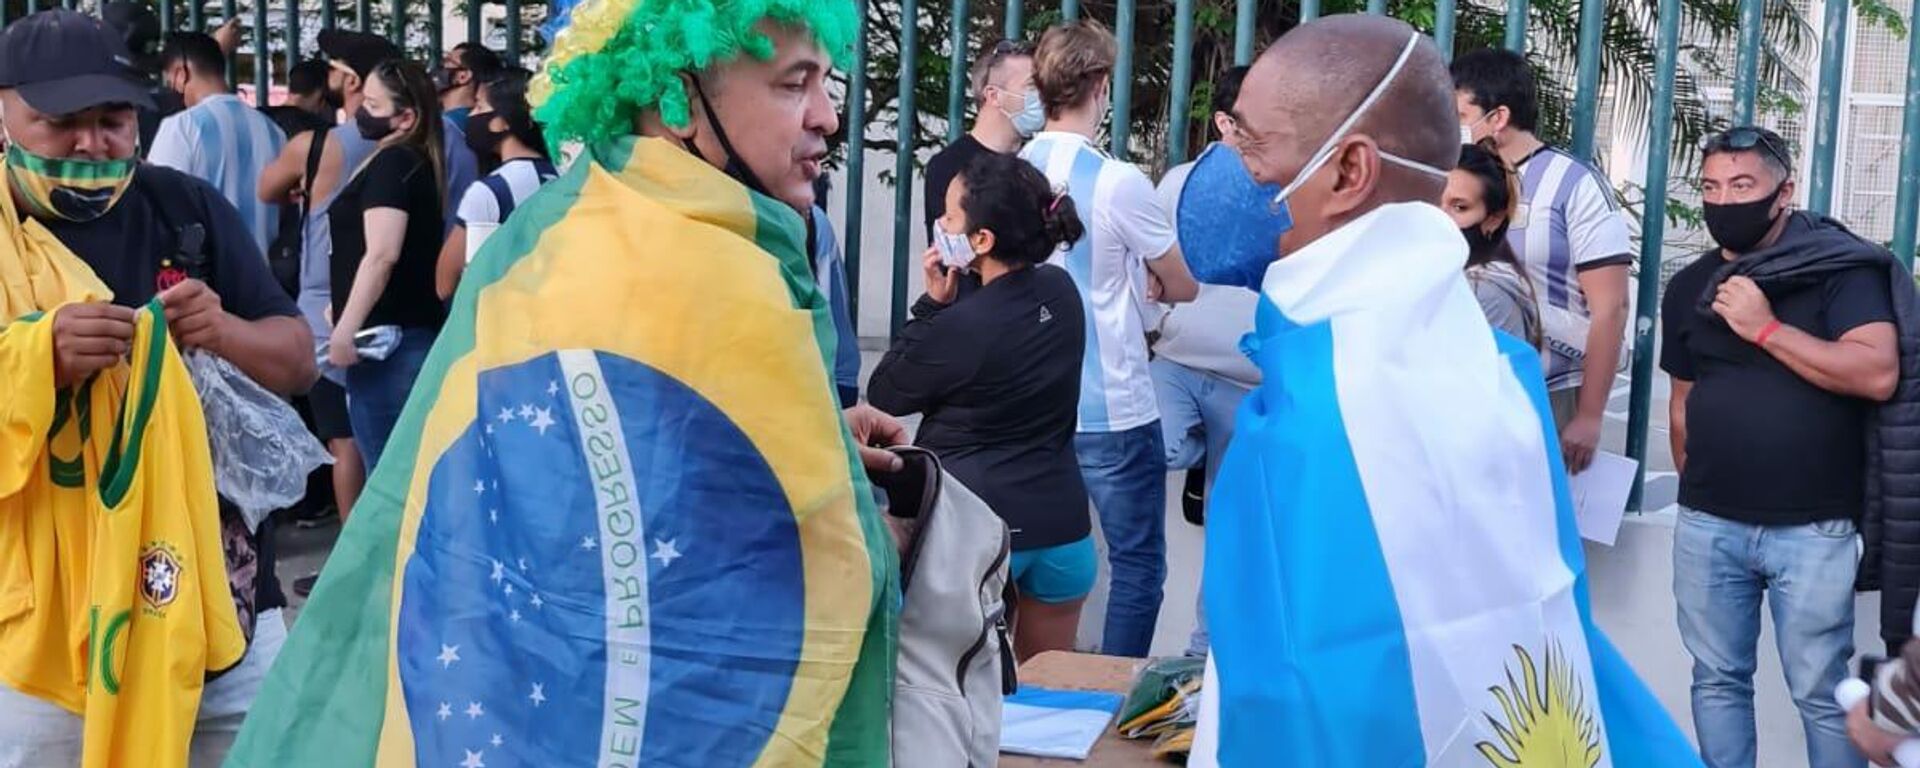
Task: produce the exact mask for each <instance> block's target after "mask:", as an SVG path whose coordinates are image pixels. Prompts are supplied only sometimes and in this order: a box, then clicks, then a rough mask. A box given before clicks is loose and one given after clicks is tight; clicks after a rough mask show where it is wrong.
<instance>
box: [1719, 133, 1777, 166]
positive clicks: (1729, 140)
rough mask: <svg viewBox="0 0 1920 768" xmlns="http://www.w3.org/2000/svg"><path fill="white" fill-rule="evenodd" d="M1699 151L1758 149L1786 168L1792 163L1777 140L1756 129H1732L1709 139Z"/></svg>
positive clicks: (1746, 150)
mask: <svg viewBox="0 0 1920 768" xmlns="http://www.w3.org/2000/svg"><path fill="white" fill-rule="evenodd" d="M1701 149H1702V150H1704V151H1707V152H1718V151H1729V150H1730V151H1734V152H1750V151H1752V150H1754V149H1759V150H1760V151H1762V152H1765V153H1767V154H1768V155H1771V156H1772V157H1773V159H1774V160H1776V161H1778V162H1779V163H1780V165H1782V166H1784V167H1787V168H1792V167H1793V161H1792V160H1791V159H1789V158H1788V157H1787V150H1786V148H1785V147H1782V146H1780V144H1779V141H1778V140H1777V139H1775V138H1774V137H1772V136H1769V135H1767V133H1766V132H1765V131H1762V130H1760V129H1758V128H1751V127H1741V128H1734V129H1732V130H1729V131H1727V132H1725V133H1722V134H1720V135H1718V136H1715V137H1713V138H1712V139H1709V140H1708V141H1707V143H1706V145H1705V146H1702V147H1701Z"/></svg>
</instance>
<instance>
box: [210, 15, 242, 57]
mask: <svg viewBox="0 0 1920 768" xmlns="http://www.w3.org/2000/svg"><path fill="white" fill-rule="evenodd" d="M213 42H215V43H217V44H219V46H220V51H221V52H222V53H225V54H226V55H228V56H232V55H233V52H234V51H237V50H240V17H238V16H235V17H233V18H231V19H227V21H226V23H224V24H221V25H220V28H219V29H216V30H214V31H213Z"/></svg>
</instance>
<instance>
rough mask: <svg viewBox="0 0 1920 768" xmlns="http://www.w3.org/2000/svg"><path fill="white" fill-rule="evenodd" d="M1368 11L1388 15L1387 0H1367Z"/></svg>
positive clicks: (1378, 14) (1376, 14)
mask: <svg viewBox="0 0 1920 768" xmlns="http://www.w3.org/2000/svg"><path fill="white" fill-rule="evenodd" d="M1367 13H1370V14H1373V15H1375V16H1385V15H1387V0H1367Z"/></svg>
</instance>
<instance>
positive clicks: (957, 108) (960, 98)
mask: <svg viewBox="0 0 1920 768" xmlns="http://www.w3.org/2000/svg"><path fill="white" fill-rule="evenodd" d="M1012 1H1013V0H1008V2H1012ZM947 45H950V46H952V47H953V48H952V53H950V54H949V55H948V57H947V62H948V64H947V142H948V143H952V142H956V141H959V140H960V133H961V132H962V131H963V130H965V128H966V122H967V0H953V24H952V26H951V28H950V29H949V30H948V32H947Z"/></svg>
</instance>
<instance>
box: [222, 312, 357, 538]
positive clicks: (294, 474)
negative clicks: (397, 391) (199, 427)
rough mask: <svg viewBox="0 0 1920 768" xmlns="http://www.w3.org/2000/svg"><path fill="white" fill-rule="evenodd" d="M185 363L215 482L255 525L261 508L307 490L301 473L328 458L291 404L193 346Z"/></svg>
mask: <svg viewBox="0 0 1920 768" xmlns="http://www.w3.org/2000/svg"><path fill="white" fill-rule="evenodd" d="M186 362H187V372H188V373H189V374H191V375H192V376H193V388H194V390H195V391H197V392H199V393H200V408H201V410H202V411H204V412H205V413H206V417H207V445H208V447H209V448H211V449H212V451H213V484H214V488H215V489H216V490H218V491H219V492H220V497H221V498H223V499H226V500H227V501H229V502H232V503H233V505H234V506H236V507H239V508H240V514H241V516H242V517H244V518H246V521H247V530H248V531H256V530H258V529H259V527H260V521H261V520H265V519H266V517H267V514H268V513H270V512H272V511H274V510H276V509H285V508H287V507H291V506H293V505H294V504H296V503H298V502H299V501H300V499H301V498H302V497H304V496H306V494H307V475H308V474H310V473H312V472H313V470H315V469H317V468H319V467H320V466H321V465H323V464H332V463H333V457H332V456H330V455H328V454H327V450H326V448H325V447H323V446H321V445H320V441H319V440H318V439H315V438H314V436H313V433H311V432H309V431H307V425H306V424H304V423H302V422H301V421H300V414H299V413H298V412H296V411H294V410H293V406H292V405H289V404H288V403H287V401H285V400H282V399H280V396H279V395H275V394H274V393H272V392H269V391H267V390H266V388H265V387H262V386H260V385H259V384H257V383H254V381H253V379H250V378H248V377H247V375H246V374H244V373H241V372H240V369H239V368H235V367H234V366H233V363H230V362H227V361H226V360H225V359H223V358H221V357H219V356H217V355H213V354H210V353H207V352H203V351H200V350H195V351H192V352H188V353H187V355H186Z"/></svg>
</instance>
